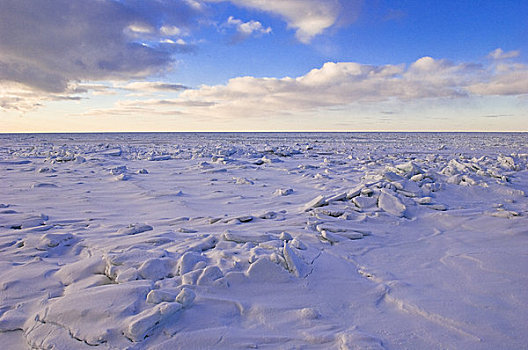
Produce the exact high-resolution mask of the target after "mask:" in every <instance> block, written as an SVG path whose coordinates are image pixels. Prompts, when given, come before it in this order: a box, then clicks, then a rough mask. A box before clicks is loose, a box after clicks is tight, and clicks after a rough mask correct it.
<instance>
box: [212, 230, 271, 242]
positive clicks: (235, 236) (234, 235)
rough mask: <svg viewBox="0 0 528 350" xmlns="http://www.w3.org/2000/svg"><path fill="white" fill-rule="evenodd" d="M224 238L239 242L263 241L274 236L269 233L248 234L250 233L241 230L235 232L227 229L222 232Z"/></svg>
mask: <svg viewBox="0 0 528 350" xmlns="http://www.w3.org/2000/svg"><path fill="white" fill-rule="evenodd" d="M222 238H223V239H224V240H226V241H233V242H237V243H247V242H252V243H262V242H266V241H269V240H271V239H272V237H271V236H270V235H268V234H264V233H262V234H248V233H241V232H233V231H230V230H226V231H225V232H224V233H223V234H222Z"/></svg>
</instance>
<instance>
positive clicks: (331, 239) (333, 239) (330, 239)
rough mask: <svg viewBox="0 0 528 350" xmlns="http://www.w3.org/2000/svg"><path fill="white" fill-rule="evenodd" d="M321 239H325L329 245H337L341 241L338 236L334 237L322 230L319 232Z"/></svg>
mask: <svg viewBox="0 0 528 350" xmlns="http://www.w3.org/2000/svg"><path fill="white" fill-rule="evenodd" d="M321 237H323V238H324V239H326V240H327V241H328V242H330V243H338V242H341V241H342V238H341V237H339V236H338V235H335V234H333V233H330V232H328V231H326V230H322V231H321Z"/></svg>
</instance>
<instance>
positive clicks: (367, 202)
mask: <svg viewBox="0 0 528 350" xmlns="http://www.w3.org/2000/svg"><path fill="white" fill-rule="evenodd" d="M352 202H354V204H355V205H356V206H357V207H358V208H361V209H367V208H372V207H375V206H376V202H377V199H376V197H363V196H357V197H354V198H353V199H352Z"/></svg>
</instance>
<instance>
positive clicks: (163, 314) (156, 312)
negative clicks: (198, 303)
mask: <svg viewBox="0 0 528 350" xmlns="http://www.w3.org/2000/svg"><path fill="white" fill-rule="evenodd" d="M181 309H182V305H181V304H179V303H167V302H163V303H161V304H158V305H156V306H155V307H153V308H150V309H147V310H145V311H143V312H142V313H140V314H138V315H136V316H134V317H133V318H132V320H131V321H130V323H129V325H128V327H127V329H126V331H125V336H126V337H127V338H129V339H130V340H132V341H134V342H138V341H142V340H143V339H145V338H146V337H147V336H148V335H149V334H150V333H151V332H152V330H153V328H154V327H156V326H157V325H158V324H159V323H160V322H161V321H162V320H163V319H166V318H168V317H171V316H173V315H174V314H175V313H177V312H178V311H180V310H181Z"/></svg>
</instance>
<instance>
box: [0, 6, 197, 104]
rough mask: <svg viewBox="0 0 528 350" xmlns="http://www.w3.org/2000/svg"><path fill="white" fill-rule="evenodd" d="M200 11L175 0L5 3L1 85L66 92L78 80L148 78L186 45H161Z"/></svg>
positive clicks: (0, 24)
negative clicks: (8, 83)
mask: <svg viewBox="0 0 528 350" xmlns="http://www.w3.org/2000/svg"><path fill="white" fill-rule="evenodd" d="M197 11H199V9H196V8H195V5H193V3H192V2H189V1H179V2H173V1H169V0H156V1H155V0H145V1H137V0H122V1H113V0H100V1H94V0H87V1H71V0H47V1H34V0H2V1H1V2H0V82H2V84H4V83H5V82H14V83H19V84H22V85H25V86H28V87H31V88H33V89H38V90H41V91H43V92H44V93H64V92H66V91H67V90H68V89H69V85H70V84H71V83H75V82H78V81H96V80H108V79H114V80H120V79H126V80H128V79H131V78H142V77H145V76H148V75H150V74H153V73H157V72H160V71H163V70H164V69H166V68H167V67H169V66H170V65H171V64H172V61H173V54H174V53H177V52H182V51H186V49H187V46H186V45H185V44H184V42H183V44H182V42H180V43H179V44H178V43H177V42H176V41H174V43H175V44H170V43H161V41H162V40H161V39H162V38H161V37H160V36H161V35H176V34H177V30H176V28H181V27H186V26H189V25H190V21H191V20H192V18H193V16H194V15H196V14H197Z"/></svg>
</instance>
